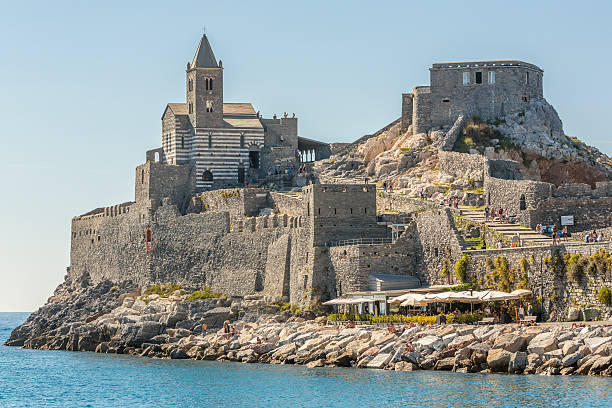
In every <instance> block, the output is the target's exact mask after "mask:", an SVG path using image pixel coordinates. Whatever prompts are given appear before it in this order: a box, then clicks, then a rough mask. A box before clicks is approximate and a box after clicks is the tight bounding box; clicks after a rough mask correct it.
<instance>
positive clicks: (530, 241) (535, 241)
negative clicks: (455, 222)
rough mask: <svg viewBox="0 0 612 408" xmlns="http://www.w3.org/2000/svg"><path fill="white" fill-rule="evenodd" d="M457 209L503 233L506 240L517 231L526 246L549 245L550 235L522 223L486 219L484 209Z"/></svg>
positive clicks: (470, 218) (464, 215) (473, 219)
mask: <svg viewBox="0 0 612 408" xmlns="http://www.w3.org/2000/svg"><path fill="white" fill-rule="evenodd" d="M459 209H460V210H461V216H462V217H465V218H467V219H469V220H471V221H474V222H476V223H479V224H483V225H486V226H487V227H488V228H489V229H491V230H493V231H495V232H497V233H499V234H501V235H503V236H504V237H505V238H507V239H508V240H512V236H513V235H514V234H515V233H517V232H518V233H519V235H520V236H521V239H522V240H523V241H524V242H525V245H526V246H531V245H550V244H551V243H552V240H551V238H550V237H548V236H546V235H542V234H539V233H537V232H535V231H533V230H531V229H529V228H526V227H523V226H522V225H519V224H512V223H505V222H499V220H497V219H495V220H491V218H489V219H488V220H487V219H486V218H485V215H484V210H476V209H470V208H467V207H462V206H459Z"/></svg>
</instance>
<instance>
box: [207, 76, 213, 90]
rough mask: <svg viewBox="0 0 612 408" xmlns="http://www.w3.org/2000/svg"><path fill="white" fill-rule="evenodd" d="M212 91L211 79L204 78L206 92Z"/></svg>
mask: <svg viewBox="0 0 612 408" xmlns="http://www.w3.org/2000/svg"><path fill="white" fill-rule="evenodd" d="M212 89H213V79H212V78H206V90H207V91H211V90H212Z"/></svg>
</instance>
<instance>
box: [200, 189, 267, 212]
mask: <svg viewBox="0 0 612 408" xmlns="http://www.w3.org/2000/svg"><path fill="white" fill-rule="evenodd" d="M200 197H201V199H202V203H203V205H204V208H207V209H208V210H211V211H227V212H229V213H230V214H231V215H232V216H247V215H248V216H255V215H257V214H259V210H261V209H262V208H267V207H269V203H268V190H265V189H259V188H226V189H220V190H212V191H205V192H203V193H201V194H200Z"/></svg>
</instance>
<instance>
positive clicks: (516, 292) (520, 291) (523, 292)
mask: <svg viewBox="0 0 612 408" xmlns="http://www.w3.org/2000/svg"><path fill="white" fill-rule="evenodd" d="M531 293H532V292H531V291H530V290H527V289H517V290H513V291H512V292H510V294H511V295H516V296H527V295H531Z"/></svg>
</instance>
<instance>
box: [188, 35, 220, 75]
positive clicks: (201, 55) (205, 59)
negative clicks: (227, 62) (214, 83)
mask: <svg viewBox="0 0 612 408" xmlns="http://www.w3.org/2000/svg"><path fill="white" fill-rule="evenodd" d="M191 66H192V67H194V68H219V65H218V64H217V60H216V59H215V54H213V50H212V48H211V47H210V43H209V42H208V38H206V34H203V35H202V39H201V40H200V44H199V45H198V49H197V50H196V53H195V55H194V57H193V62H192V63H191Z"/></svg>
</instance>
